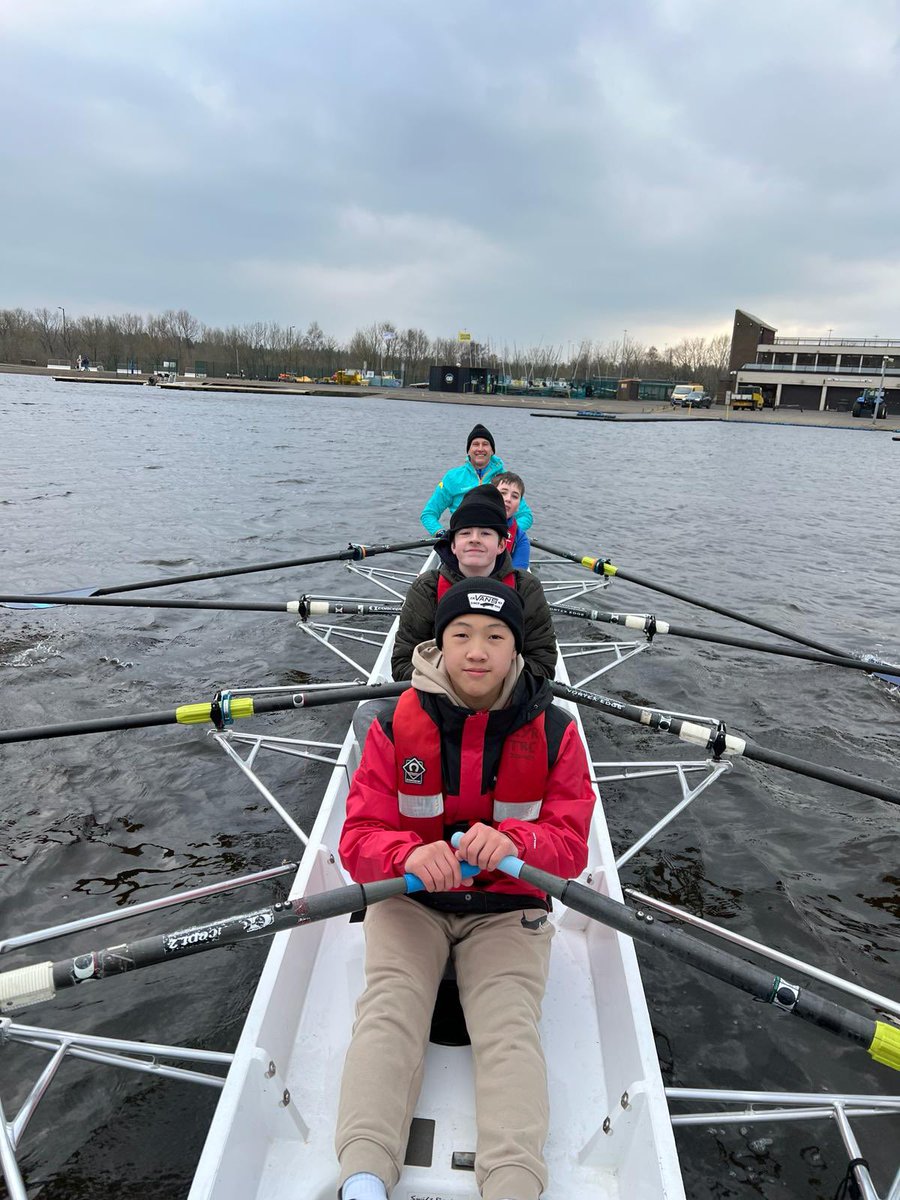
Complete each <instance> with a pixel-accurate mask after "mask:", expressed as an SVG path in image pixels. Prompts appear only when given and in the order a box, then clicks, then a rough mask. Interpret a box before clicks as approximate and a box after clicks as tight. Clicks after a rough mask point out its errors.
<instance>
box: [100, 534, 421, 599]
mask: <svg viewBox="0 0 900 1200" xmlns="http://www.w3.org/2000/svg"><path fill="white" fill-rule="evenodd" d="M433 545H434V538H419V539H418V540H417V541H415V542H397V543H395V544H394V545H384V546H353V545H351V546H348V547H347V549H346V550H339V551H337V552H336V553H335V554H311V555H306V556H305V557H303V558H283V559H279V560H277V561H275V562H265V563H253V564H251V565H250V566H246V567H227V568H224V569H219V570H216V571H198V572H196V573H195V574H193V575H171V576H169V577H168V578H167V579H142V580H139V581H138V582H137V583H121V584H117V585H116V586H115V587H101V588H95V590H94V595H96V596H111V595H113V594H114V593H116V592H137V591H142V590H144V589H145V588H157V587H171V586H172V584H174V583H198V582H200V580H203V579H224V578H226V577H227V576H229V575H252V574H253V573H254V572H257V571H280V570H282V569H283V568H285V567H309V566H313V565H314V564H316V563H326V562H342V561H343V560H345V559H361V558H370V557H371V556H372V555H373V554H390V553H394V552H399V551H401V550H419V549H421V547H422V546H433Z"/></svg>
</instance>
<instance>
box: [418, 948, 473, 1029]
mask: <svg viewBox="0 0 900 1200" xmlns="http://www.w3.org/2000/svg"><path fill="white" fill-rule="evenodd" d="M428 1040H429V1041H430V1042H434V1044H435V1045H436V1046H471V1044H472V1041H471V1039H470V1037H469V1031H468V1029H467V1028H466V1016H465V1013H464V1012H463V1008H462V1004H461V1003H460V999H459V987H458V986H457V983H456V967H455V966H454V963H453V955H452V954H451V955H450V957H449V958H448V959H447V966H446V967H445V968H444V977H443V979H442V980H441V982H440V983H439V984H438V990H437V995H436V996H435V998H434V1011H433V1012H432V1014H431V1032H430V1034H429V1035H428Z"/></svg>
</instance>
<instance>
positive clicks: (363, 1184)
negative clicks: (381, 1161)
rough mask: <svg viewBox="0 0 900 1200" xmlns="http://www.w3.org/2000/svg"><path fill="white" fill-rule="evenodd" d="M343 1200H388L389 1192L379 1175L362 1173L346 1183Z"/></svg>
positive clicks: (343, 1189) (351, 1177)
mask: <svg viewBox="0 0 900 1200" xmlns="http://www.w3.org/2000/svg"><path fill="white" fill-rule="evenodd" d="M341 1200H387V1191H386V1190H385V1186H384V1184H383V1183H382V1182H381V1180H380V1179H379V1178H378V1176H377V1175H370V1174H368V1172H366V1171H360V1172H359V1173H358V1174H356V1175H351V1176H350V1177H349V1179H347V1180H346V1182H345V1183H344V1186H343V1187H342V1188H341Z"/></svg>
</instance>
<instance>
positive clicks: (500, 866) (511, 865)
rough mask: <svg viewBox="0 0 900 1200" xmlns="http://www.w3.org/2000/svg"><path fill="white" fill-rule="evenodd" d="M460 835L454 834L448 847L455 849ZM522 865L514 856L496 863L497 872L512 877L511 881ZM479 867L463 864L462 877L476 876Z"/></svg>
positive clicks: (509, 855)
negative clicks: (502, 872)
mask: <svg viewBox="0 0 900 1200" xmlns="http://www.w3.org/2000/svg"><path fill="white" fill-rule="evenodd" d="M462 836H463V835H462V834H461V833H454V835H453V837H451V839H450V845H451V846H453V847H454V849H456V848H457V847H458V846H459V843H460V842H461V841H462ZM524 865H525V864H524V863H523V862H522V860H521V858H516V856H515V855H514V854H507V855H506V857H505V858H501V859H500V861H499V862H498V863H497V870H498V871H504V872H505V873H506V874H507V875H512V877H513V879H518V878H519V875H520V874H521V871H522V868H523V867H524ZM480 869H481V868H480V867H473V866H472V864H471V863H467V862H464V863H463V864H462V873H463V875H464V876H469V875H477V874H478V872H479V870H480Z"/></svg>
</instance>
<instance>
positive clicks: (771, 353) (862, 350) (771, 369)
mask: <svg viewBox="0 0 900 1200" xmlns="http://www.w3.org/2000/svg"><path fill="white" fill-rule="evenodd" d="M776 333H777V331H776V329H775V327H774V326H772V325H767V324H766V322H765V321H761V320H760V319H759V317H754V316H753V314H752V313H748V312H744V310H743V309H740V308H739V309H736V310H735V314H734V330H733V332H732V337H731V354H730V358H729V362H728V378H727V380H723V381H722V383H721V384H720V387H719V394H718V396H717V399H718V400H719V401H720V402H721V401H724V399H725V391H726V390H730V391H732V392H741V391H748V390H750V388H751V387H753V388H758V389H759V390H760V391H761V392H762V394H763V397H764V398H765V402H766V404H767V405H770V406H771V407H774V408H778V407H784V406H788V405H789V406H791V407H796V408H804V409H819V410H820V411H822V412H824V411H825V410H826V409H832V410H844V411H846V410H847V409H849V408H851V407H852V404H853V401H854V400H855V399H856V398H857V397H858V396H859V395H860V394H861V393H862V392H863V390H864V389H866V388H881V387H882V386H883V387H884V396H885V401H886V404H887V410H888V412H889V413H890V414H891V415H892V416H893V415H896V414H898V413H900V337H896V338H882V337H831V336H828V337H778V336H776Z"/></svg>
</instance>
